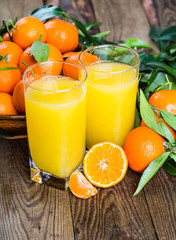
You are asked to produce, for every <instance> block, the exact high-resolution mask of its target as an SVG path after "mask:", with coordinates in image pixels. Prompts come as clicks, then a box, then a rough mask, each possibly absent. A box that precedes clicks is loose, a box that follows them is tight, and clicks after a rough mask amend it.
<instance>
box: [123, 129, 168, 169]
mask: <svg viewBox="0 0 176 240" xmlns="http://www.w3.org/2000/svg"><path fill="white" fill-rule="evenodd" d="M164 142H165V140H164V138H163V137H161V136H160V135H159V134H157V133H156V132H154V131H153V130H152V129H150V128H148V127H138V128H135V129H133V130H132V131H131V132H130V133H129V134H128V135H127V137H126V139H125V143H124V150H125V153H126V155H127V159H128V163H129V167H130V168H131V169H133V170H134V171H136V172H143V171H144V170H145V168H146V167H147V166H148V165H149V164H150V163H151V162H152V161H153V160H154V159H156V158H157V157H159V156H160V155H161V154H162V153H164V152H165V150H164V145H163V143H164Z"/></svg>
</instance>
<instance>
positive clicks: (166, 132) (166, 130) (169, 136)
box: [159, 121, 175, 143]
mask: <svg viewBox="0 0 176 240" xmlns="http://www.w3.org/2000/svg"><path fill="white" fill-rule="evenodd" d="M159 125H160V128H161V129H162V131H163V132H164V135H165V137H166V138H167V139H168V141H169V142H170V143H175V140H174V137H173V135H172V133H171V131H170V130H169V128H168V127H167V126H166V125H165V124H164V123H163V122H161V121H159Z"/></svg>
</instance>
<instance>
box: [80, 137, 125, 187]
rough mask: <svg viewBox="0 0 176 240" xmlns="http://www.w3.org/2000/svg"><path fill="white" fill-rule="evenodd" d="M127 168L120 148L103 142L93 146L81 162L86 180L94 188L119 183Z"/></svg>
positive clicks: (123, 153)
mask: <svg viewBox="0 0 176 240" xmlns="http://www.w3.org/2000/svg"><path fill="white" fill-rule="evenodd" d="M127 168H128V161H127V157H126V154H125V152H124V150H123V148H122V147H120V146H118V145H116V144H114V143H111V142H103V143H98V144H96V145H94V146H93V147H92V148H91V149H90V150H89V151H88V152H87V154H86V156H85V158H84V160H83V171H84V174H85V176H86V178H87V179H88V180H89V181H90V182H91V183H92V184H93V185H95V186H98V187H102V188H108V187H111V186H114V185H116V184H117V183H119V182H120V181H121V180H122V179H123V178H124V176H125V174H126V171H127Z"/></svg>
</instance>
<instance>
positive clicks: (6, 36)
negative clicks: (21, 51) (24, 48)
mask: <svg viewBox="0 0 176 240" xmlns="http://www.w3.org/2000/svg"><path fill="white" fill-rule="evenodd" d="M10 36H11V37H12V30H10ZM2 38H3V40H4V41H10V37H9V34H8V32H6V33H4V35H3V36H2Z"/></svg>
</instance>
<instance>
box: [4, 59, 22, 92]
mask: <svg viewBox="0 0 176 240" xmlns="http://www.w3.org/2000/svg"><path fill="white" fill-rule="evenodd" d="M4 67H17V66H16V65H15V64H13V63H5V62H2V61H0V68H4ZM20 79H21V71H20V70H19V69H9V70H0V92H6V93H12V92H13V89H14V87H15V85H16V84H17V82H18V81H19V80H20Z"/></svg>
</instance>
